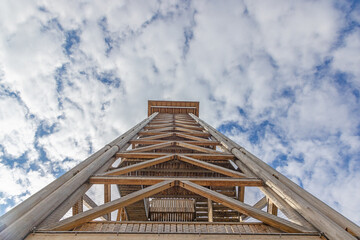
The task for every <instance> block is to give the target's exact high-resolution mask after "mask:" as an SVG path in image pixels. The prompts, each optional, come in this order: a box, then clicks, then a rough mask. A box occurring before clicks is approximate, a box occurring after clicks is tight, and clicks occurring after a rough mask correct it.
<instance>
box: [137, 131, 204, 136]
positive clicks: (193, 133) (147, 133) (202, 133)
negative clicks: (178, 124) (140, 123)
mask: <svg viewBox="0 0 360 240" xmlns="http://www.w3.org/2000/svg"><path fill="white" fill-rule="evenodd" d="M163 133H164V132H155V131H154V132H153V131H141V132H139V135H140V136H156V135H160V134H163ZM186 134H187V135H191V136H195V137H210V134H209V133H205V132H186Z"/></svg>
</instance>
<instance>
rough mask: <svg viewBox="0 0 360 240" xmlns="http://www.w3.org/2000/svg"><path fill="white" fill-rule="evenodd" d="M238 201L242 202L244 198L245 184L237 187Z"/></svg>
mask: <svg viewBox="0 0 360 240" xmlns="http://www.w3.org/2000/svg"><path fill="white" fill-rule="evenodd" d="M238 199H239V201H240V202H244V200H245V186H240V187H239V197H238Z"/></svg>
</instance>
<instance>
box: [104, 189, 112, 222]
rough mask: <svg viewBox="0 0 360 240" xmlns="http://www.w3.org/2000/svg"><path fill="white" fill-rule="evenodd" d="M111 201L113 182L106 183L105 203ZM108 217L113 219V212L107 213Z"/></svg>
mask: <svg viewBox="0 0 360 240" xmlns="http://www.w3.org/2000/svg"><path fill="white" fill-rule="evenodd" d="M108 202H111V184H104V203H108ZM106 215H107V219H109V220H111V212H108V213H106Z"/></svg>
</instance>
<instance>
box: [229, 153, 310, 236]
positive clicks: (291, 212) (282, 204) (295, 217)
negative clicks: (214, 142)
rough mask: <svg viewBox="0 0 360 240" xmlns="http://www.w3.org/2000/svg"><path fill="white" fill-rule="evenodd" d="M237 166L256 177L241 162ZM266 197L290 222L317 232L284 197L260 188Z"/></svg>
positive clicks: (236, 161) (270, 190)
mask: <svg viewBox="0 0 360 240" xmlns="http://www.w3.org/2000/svg"><path fill="white" fill-rule="evenodd" d="M234 162H235V164H236V165H237V166H238V167H239V168H240V169H241V171H242V172H244V173H245V174H246V175H247V176H249V177H254V178H255V177H256V176H255V174H253V173H252V172H251V171H250V169H249V168H248V167H246V165H245V164H243V163H242V162H240V161H239V160H235V161H234ZM259 189H260V191H262V192H263V193H264V194H265V196H266V197H268V198H270V199H272V201H273V202H274V203H275V204H276V205H277V206H278V207H279V209H280V210H281V211H282V212H283V213H284V214H285V216H286V217H287V218H288V219H290V221H292V222H294V223H296V224H299V225H301V226H303V227H306V228H308V229H309V230H315V228H314V226H313V225H311V224H310V223H309V222H308V221H307V220H306V219H305V218H304V217H303V216H302V215H300V214H299V213H298V212H297V211H295V209H293V208H292V207H291V206H290V205H289V204H288V203H287V202H286V201H285V200H284V199H283V198H282V197H280V196H279V195H277V194H276V193H275V192H274V191H273V190H272V189H271V188H269V187H267V186H263V187H259Z"/></svg>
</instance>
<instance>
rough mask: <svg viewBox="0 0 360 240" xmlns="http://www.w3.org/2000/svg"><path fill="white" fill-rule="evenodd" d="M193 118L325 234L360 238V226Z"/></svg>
mask: <svg viewBox="0 0 360 240" xmlns="http://www.w3.org/2000/svg"><path fill="white" fill-rule="evenodd" d="M189 115H190V116H191V117H192V118H193V119H194V120H195V121H196V122H197V123H199V124H200V125H201V126H202V127H204V129H205V130H207V131H208V132H209V133H210V134H211V135H213V136H214V137H215V138H216V139H217V140H218V141H219V142H221V143H222V144H223V146H224V147H226V148H227V149H228V150H229V151H231V152H232V153H233V154H234V155H235V156H236V157H237V158H238V159H239V160H240V161H241V162H242V163H244V165H246V167H248V168H249V169H250V170H251V171H252V172H253V173H254V174H255V175H256V176H258V177H259V178H261V179H263V180H264V182H265V183H266V185H267V186H268V187H270V188H271V189H272V190H273V191H274V192H275V193H276V194H278V195H279V196H280V197H282V198H283V199H284V200H285V201H286V202H287V203H288V204H289V205H290V206H291V207H293V208H294V209H296V211H298V212H299V213H300V214H301V215H302V216H303V217H304V218H305V219H306V220H307V221H309V222H310V223H311V224H313V225H314V226H315V227H316V228H317V229H319V230H320V231H322V232H324V233H325V235H326V236H327V237H328V238H332V239H343V240H355V239H356V238H355V237H354V236H353V235H352V233H353V234H354V235H356V236H358V237H360V227H358V226H357V225H356V224H354V223H352V222H351V221H349V220H348V219H346V218H345V217H343V216H342V215H341V214H339V213H337V212H336V211H335V210H333V209H332V208H330V207H329V206H327V205H326V204H325V203H323V202H321V201H320V200H319V199H317V198H315V197H314V196H312V195H311V194H310V193H308V192H307V191H305V190H304V189H302V188H301V187H299V186H297V185H296V184H295V183H293V182H292V181H290V180H289V179H288V178H286V177H285V176H283V175H282V174H280V173H279V172H277V171H276V170H275V169H273V168H271V167H270V166H268V165H267V164H266V163H264V162H263V161H261V160H260V159H258V158H257V157H255V156H254V155H252V154H251V153H250V152H248V151H247V150H245V149H244V148H242V147H240V146H239V145H238V144H236V143H235V142H233V141H232V140H231V139H229V138H227V137H226V136H224V135H223V134H221V133H220V132H218V131H217V130H216V129H214V128H213V127H211V126H210V125H208V124H207V123H205V122H204V121H203V120H201V119H200V118H198V117H197V116H195V115H194V114H189Z"/></svg>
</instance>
